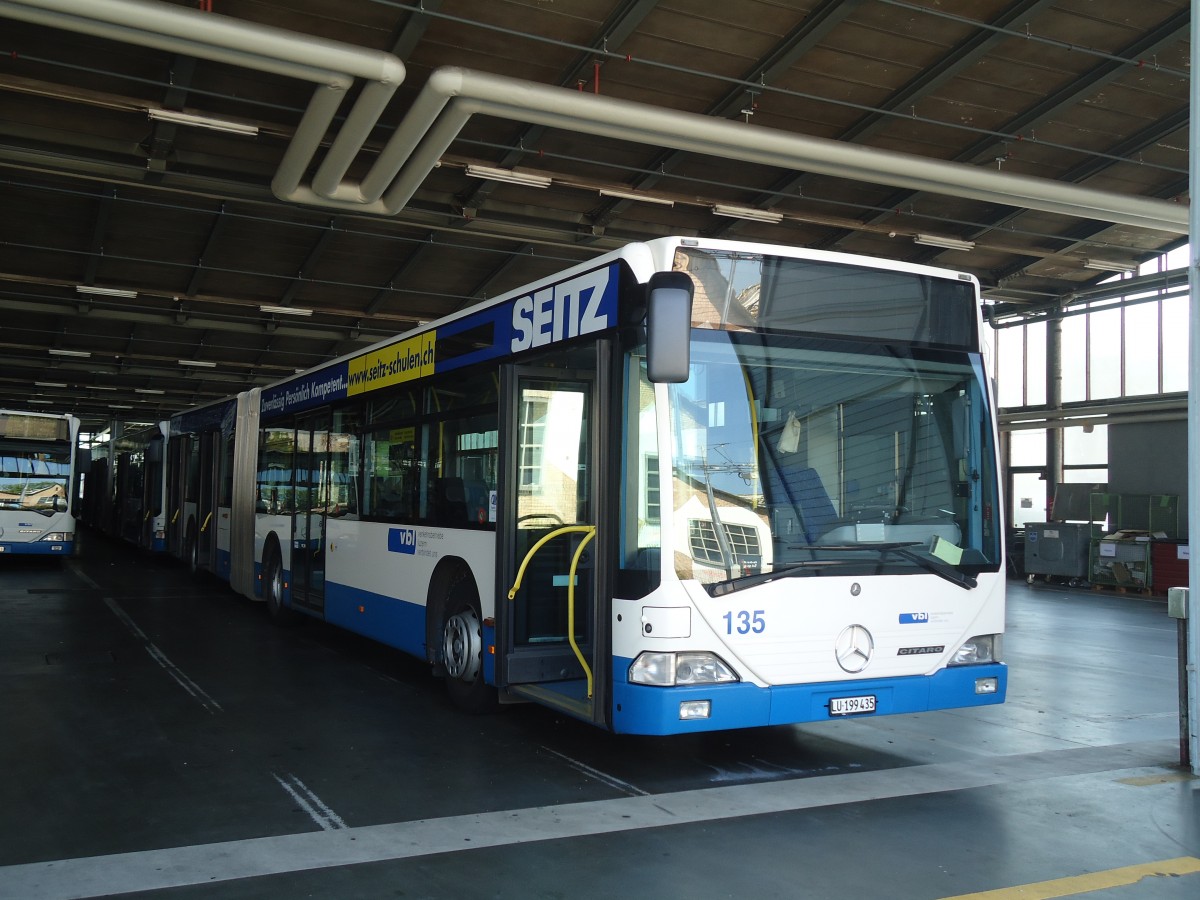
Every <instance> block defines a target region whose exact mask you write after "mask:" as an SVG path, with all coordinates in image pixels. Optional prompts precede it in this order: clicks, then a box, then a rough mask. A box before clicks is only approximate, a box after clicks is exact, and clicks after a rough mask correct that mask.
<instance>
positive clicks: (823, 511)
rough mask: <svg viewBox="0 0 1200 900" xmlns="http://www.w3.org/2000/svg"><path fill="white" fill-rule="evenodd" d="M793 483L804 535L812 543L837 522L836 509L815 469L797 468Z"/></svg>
mask: <svg viewBox="0 0 1200 900" xmlns="http://www.w3.org/2000/svg"><path fill="white" fill-rule="evenodd" d="M793 483H794V485H795V488H794V494H793V498H794V499H795V502H796V506H797V507H798V508H799V510H800V518H801V521H802V524H803V527H804V537H805V538H806V539H807V540H808V542H809V543H810V544H814V543H816V541H817V538H819V537H820V536H821V535H822V534H824V533H825V532H826V531H828V530H829V529H830V528H831V527H832V526H833V525H835V524H837V522H838V514H837V510H836V509H835V508H834V506H833V501H832V500H830V499H829V493H828V492H827V491H826V490H825V485H824V484H822V483H821V476H820V475H818V474H817V470H816V469H798V470H797V471H796V473H795V480H794V482H793Z"/></svg>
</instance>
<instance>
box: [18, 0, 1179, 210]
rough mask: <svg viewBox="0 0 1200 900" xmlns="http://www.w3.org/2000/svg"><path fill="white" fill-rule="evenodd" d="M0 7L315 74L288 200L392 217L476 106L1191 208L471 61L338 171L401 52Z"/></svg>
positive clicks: (773, 153)
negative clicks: (364, 167)
mask: <svg viewBox="0 0 1200 900" xmlns="http://www.w3.org/2000/svg"><path fill="white" fill-rule="evenodd" d="M0 15H3V16H9V17H11V18H15V19H21V20H23V21H28V22H35V23H37V24H41V25H46V26H48V27H52V28H65V29H69V30H73V31H81V32H84V33H88V34H96V35H99V36H101V37H107V38H111V39H113V40H119V41H126V42H129V43H135V44H140V45H142V46H148V47H155V48H159V49H163V50H168V51H171V52H175V53H184V54H189V55H192V56H198V57H202V58H205V59H212V60H217V61H219V62H226V63H230V64H233V65H240V66H244V67H246V68H250V69H256V70H259V71H266V72H276V73H279V74H284V75H290V76H291V77H295V78H300V79H304V80H307V81H311V82H315V83H316V84H317V89H316V91H315V92H314V94H313V98H312V100H311V101H310V103H309V106H308V108H307V110H306V111H305V113H304V116H303V118H302V119H301V122H300V126H299V127H298V128H297V130H296V134H295V136H294V137H293V139H292V142H291V144H290V145H289V146H288V148H287V151H286V152H285V154H284V156H283V159H282V161H281V162H280V165H279V168H278V170H277V171H276V174H275V177H274V179H273V180H272V182H271V187H272V190H273V191H274V192H275V195H276V196H278V197H280V198H281V199H284V200H289V201H293V202H298V203H306V204H310V205H314V206H322V207H327V208H332V209H339V210H353V211H357V212H362V213H374V214H378V215H394V214H396V213H398V212H399V211H400V210H402V209H403V208H404V206H405V205H406V204H407V203H408V202H409V200H411V199H412V196H413V194H414V193H416V191H417V189H418V188H419V187H420V185H421V183H422V182H423V181H424V180H425V178H426V176H427V175H428V174H429V173H430V172H431V171H432V170H433V168H434V167H435V166H437V165H438V163H439V160H440V158H441V156H442V154H443V153H445V152H446V150H447V148H448V147H449V146H450V144H451V143H452V142H453V141H454V139H455V138H456V137H457V136H458V134H459V132H460V131H461V130H462V128H463V127H464V126H465V125H466V123H467V122H468V121H469V119H470V118H471V116H473V115H476V114H484V115H490V116H496V117H499V118H504V119H509V120H512V121H517V122H524V123H529V124H537V125H544V126H547V127H551V128H561V129H565V130H568V131H577V132H581V133H584V134H593V135H597V136H604V137H609V138H612V137H616V138H620V139H622V140H628V141H634V142H638V143H643V144H647V145H650V146H653V147H669V148H672V149H676V150H685V151H689V152H694V153H701V154H706V155H709V156H717V157H721V158H725V159H730V160H740V161H743V162H753V163H760V164H763V165H769V166H776V167H779V168H784V169H788V170H793V171H795V170H803V171H810V172H818V173H821V174H825V175H831V176H836V177H839V178H846V179H850V180H854V181H864V182H868V183H872V184H885V185H890V186H892V187H898V188H905V189H908V190H916V191H928V192H931V193H934V194H949V195H951V196H957V197H967V198H971V199H975V200H982V201H985V202H989V203H999V204H1004V205H1006V206H1013V207H1027V208H1030V209H1039V210H1043V211H1046V212H1052V213H1058V214H1061V215H1067V216H1074V217H1080V218H1087V219H1097V220H1100V221H1103V222H1112V223H1115V224H1124V225H1133V226H1136V227H1139V228H1151V229H1155V230H1159V231H1165V232H1168V233H1170V234H1187V229H1188V211H1187V208H1186V207H1185V206H1183V205H1179V204H1174V203H1171V202H1169V201H1165V200H1155V199H1150V198H1144V197H1134V196H1129V195H1125V194H1116V193H1112V192H1109V191H1096V190H1090V189H1088V188H1085V187H1081V186H1079V185H1073V184H1064V183H1061V182H1057V181H1052V180H1049V179H1045V178H1035V177H1032V176H1025V175H1013V174H1008V173H1002V172H997V171H992V170H990V169H984V168H978V167H975V166H970V165H966V164H963V163H953V162H946V161H943V160H933V159H926V158H922V157H918V156H912V155H907V154H903V153H896V152H893V151H886V150H879V149H876V148H872V147H863V146H858V145H854V144H848V143H843V142H840V141H834V140H828V139H824V138H815V137H808V136H805V135H799V134H792V133H790V132H785V131H779V130H776V129H770V128H761V127H757V126H749V125H747V124H745V123H742V122H735V121H732V120H727V119H717V118H713V117H711V116H705V115H700V114H696V113H686V112H678V111H674V110H668V109H662V108H660V107H656V106H651V105H649V104H643V103H635V102H632V101H628V100H620V99H617V98H612V97H603V96H599V95H594V94H584V95H582V96H581V95H580V94H579V92H578V91H572V90H570V89H566V88H559V87H549V86H546V85H540V84H533V83H530V82H526V81H519V80H516V79H512V78H505V77H503V76H499V75H491V74H485V73H480V72H472V71H470V70H467V69H459V68H450V67H448V68H442V69H438V70H436V71H435V72H434V73H433V74H432V75H431V76H430V78H429V80H428V82H426V84H425V87H424V88H423V89H422V90H421V92H420V94H419V95H418V97H417V99H416V101H415V102H414V104H413V106H412V108H411V109H410V110H409V111H408V114H407V115H406V116H405V118H404V120H403V122H401V124H400V126H399V127H398V128H397V129H396V131H395V132H394V133H393V135H392V137H391V139H390V140H389V141H388V142H387V145H386V146H385V148H384V150H383V152H382V153H381V154H380V155H379V156H378V157H377V158H376V160H375V162H374V164H373V165H372V167H371V169H370V171H369V172H368V174H367V175H366V177H364V178H363V180H362V181H361V182H360V183H356V182H353V181H350V180H347V179H346V172H347V171H348V169H349V167H350V165H351V163H352V162H353V160H354V159H355V157H356V156H357V155H358V153H359V151H360V150H361V149H362V147H363V145H364V144H365V142H366V140H367V138H368V137H369V135H370V134H371V131H372V129H373V128H374V127H375V125H376V124H377V122H378V118H379V116H380V114H382V112H383V109H384V107H385V106H386V105H387V102H388V101H389V100H390V99H391V97H392V94H393V93H394V92H395V90H396V88H397V87H398V86H399V84H400V82H401V81H402V80H403V78H404V66H403V64H402V63H401V62H400V60H398V59H397V58H396V57H394V56H392V55H390V54H387V53H383V52H379V51H373V50H366V49H363V48H359V47H353V46H350V45H347V44H339V43H336V42H333V41H327V40H323V39H321V38H315V37H309V36H306V35H298V34H295V33H292V32H287V31H283V30H281V29H277V28H271V27H268V26H264V25H254V24H251V23H248V22H242V21H239V20H236V19H231V18H228V17H223V16H218V15H214V14H211V13H203V12H200V11H198V10H193V9H187V8H184V7H179V6H167V5H164V4H159V3H148V2H145V0H104V2H102V3H99V2H95V0H0ZM355 79H362V80H364V81H365V82H366V85H365V86H364V88H363V90H362V92H361V94H360V97H359V100H358V101H357V102H356V103H355V106H354V108H353V109H352V110H351V112H350V114H349V116H348V117H347V119H346V121H345V122H344V123H343V125H342V127H341V129H340V131H339V132H338V134H337V136H336V137H335V138H334V139H333V144H332V146H331V147H330V149H329V150H328V152H327V153H326V154H325V157H324V159H323V160H322V161H321V164H320V166H319V168H318V169H317V172H316V173H315V175H314V176H313V178H312V181H311V183H310V184H307V185H305V184H303V183H302V182H303V178H304V175H305V173H306V172H307V171H308V169H309V167H310V165H311V163H312V161H313V158H314V156H315V155H316V152H317V150H318V149H319V147H320V144H321V141H322V140H323V139H324V137H325V134H326V131H327V130H328V129H329V127H330V126H331V125H332V124H333V118H334V115H335V114H336V111H337V108H338V105H339V104H340V102H341V100H342V98H343V97H344V95H345V92H346V91H347V90H348V88H349V86H350V85H351V84H352V83H353V81H354V80H355Z"/></svg>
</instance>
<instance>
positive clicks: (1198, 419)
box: [1187, 0, 1200, 775]
mask: <svg viewBox="0 0 1200 900" xmlns="http://www.w3.org/2000/svg"><path fill="white" fill-rule="evenodd" d="M1191 5H1192V23H1191V39H1192V47H1191V69H1192V77H1191V113H1190V116H1189V119H1188V141H1189V143H1190V146H1191V151H1192V152H1191V153H1189V154H1188V177H1189V179H1190V183H1191V186H1192V191H1191V193H1192V196H1193V197H1195V195H1196V187H1197V185H1200V73H1198V72H1197V68H1200V0H1192V4H1191ZM1188 234H1189V236H1190V237H1189V241H1190V245H1189V251H1188V257H1189V266H1188V282H1189V286H1190V288H1191V300H1190V303H1189V304H1188V339H1189V340H1188V344H1189V347H1188V486H1187V492H1188V544H1189V546H1190V547H1193V548H1194V547H1196V546H1197V545H1198V544H1200V541H1196V540H1193V539H1192V535H1193V534H1194V533H1195V531H1196V529H1197V528H1200V477H1197V475H1196V473H1198V472H1200V396H1197V394H1200V203H1192V204H1191V207H1190V209H1189V212H1188ZM1188 587H1189V590H1188V610H1187V614H1188V619H1187V632H1188V648H1187V683H1188V704H1189V708H1190V711H1191V715H1190V723H1191V724H1190V730H1191V735H1190V740H1189V749H1190V751H1191V763H1192V774H1193V775H1200V678H1198V677H1197V666H1198V662H1197V655H1198V654H1200V562H1198V560H1197V555H1196V554H1195V553H1192V554H1190V561H1189V562H1188Z"/></svg>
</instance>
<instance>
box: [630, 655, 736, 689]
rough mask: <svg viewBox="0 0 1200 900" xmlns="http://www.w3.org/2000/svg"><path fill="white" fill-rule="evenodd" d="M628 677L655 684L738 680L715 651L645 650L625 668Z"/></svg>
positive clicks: (656, 685)
mask: <svg viewBox="0 0 1200 900" xmlns="http://www.w3.org/2000/svg"><path fill="white" fill-rule="evenodd" d="M629 680H630V681H631V682H633V683H634V684H649V685H653V686H655V687H678V686H682V685H694V684H723V683H725V682H730V681H740V679H739V678H738V676H737V674H736V673H735V672H734V671H733V669H731V668H729V666H728V665H726V663H725V661H724V660H723V659H721V657H719V656H717V655H716V654H715V653H709V652H708V651H698V652H697V651H688V652H684V653H672V652H651V651H649V650H647V651H646V652H645V653H642V654H641V655H639V656H638V658H637V659H635V660H634V661H633V665H631V666H630V667H629Z"/></svg>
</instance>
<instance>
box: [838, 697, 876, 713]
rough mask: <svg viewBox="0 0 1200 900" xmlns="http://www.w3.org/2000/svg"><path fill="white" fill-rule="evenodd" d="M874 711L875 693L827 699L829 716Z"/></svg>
mask: <svg viewBox="0 0 1200 900" xmlns="http://www.w3.org/2000/svg"><path fill="white" fill-rule="evenodd" d="M873 712H875V695H874V694H868V695H867V696H865V697H832V698H830V700H829V714H830V715H831V716H855V715H858V714H859V713H873Z"/></svg>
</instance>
